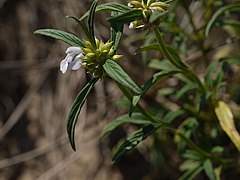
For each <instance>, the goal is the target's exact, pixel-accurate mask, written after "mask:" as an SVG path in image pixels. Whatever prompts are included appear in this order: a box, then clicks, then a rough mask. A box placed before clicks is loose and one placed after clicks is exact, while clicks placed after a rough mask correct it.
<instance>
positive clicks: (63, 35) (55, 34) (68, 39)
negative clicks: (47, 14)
mask: <svg viewBox="0 0 240 180" xmlns="http://www.w3.org/2000/svg"><path fill="white" fill-rule="evenodd" d="M34 33H35V34H40V35H44V36H48V37H52V38H55V39H58V40H61V41H64V42H65V43H67V44H69V45H70V46H79V47H81V48H83V47H84V44H83V42H82V40H80V39H79V38H78V37H77V36H75V35H73V34H71V33H68V32H64V31H61V30H56V29H39V30H37V31H35V32H34Z"/></svg>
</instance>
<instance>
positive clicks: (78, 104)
mask: <svg viewBox="0 0 240 180" xmlns="http://www.w3.org/2000/svg"><path fill="white" fill-rule="evenodd" d="M97 81H98V78H93V79H92V80H91V81H89V82H88V83H87V85H86V86H85V87H84V88H83V89H82V90H81V91H80V93H79V94H78V95H77V97H76V99H75V100H74V102H73V105H72V107H71V110H70V113H69V115H68V123H67V133H68V138H69V141H70V143H71V146H72V148H73V150H74V151H75V150H76V148H75V141H74V134H75V126H76V123H77V120H78V116H79V114H80V111H81V108H82V106H83V104H84V102H85V100H86V99H87V96H88V94H89V93H90V92H91V90H92V88H93V86H94V84H95V83H96V82H97Z"/></svg>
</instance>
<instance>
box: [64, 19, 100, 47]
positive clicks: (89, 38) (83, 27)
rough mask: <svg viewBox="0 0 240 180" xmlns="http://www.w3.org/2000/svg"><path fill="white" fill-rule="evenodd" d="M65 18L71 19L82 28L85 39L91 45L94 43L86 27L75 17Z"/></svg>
mask: <svg viewBox="0 0 240 180" xmlns="http://www.w3.org/2000/svg"><path fill="white" fill-rule="evenodd" d="M66 18H70V19H73V20H74V21H75V22H77V23H78V25H79V26H80V27H81V28H82V30H83V32H84V34H85V35H86V37H87V38H88V40H89V41H90V42H91V43H94V41H95V40H94V38H93V37H92V35H91V34H90V31H89V30H88V28H87V26H86V25H85V24H84V23H83V22H82V21H81V20H79V19H77V18H76V17H74V16H67V17H66Z"/></svg>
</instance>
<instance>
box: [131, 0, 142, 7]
mask: <svg viewBox="0 0 240 180" xmlns="http://www.w3.org/2000/svg"><path fill="white" fill-rule="evenodd" d="M130 3H131V5H132V6H133V7H134V8H141V7H142V4H141V2H139V1H130Z"/></svg>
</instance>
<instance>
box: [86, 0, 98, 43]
mask: <svg viewBox="0 0 240 180" xmlns="http://www.w3.org/2000/svg"><path fill="white" fill-rule="evenodd" d="M97 3H98V0H94V1H93V3H92V5H91V8H90V10H89V16H88V29H89V32H90V35H91V40H92V41H93V44H92V45H93V46H95V47H96V41H95V35H94V15H95V10H96V7H97Z"/></svg>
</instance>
